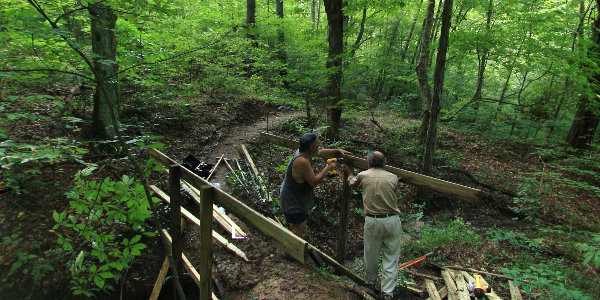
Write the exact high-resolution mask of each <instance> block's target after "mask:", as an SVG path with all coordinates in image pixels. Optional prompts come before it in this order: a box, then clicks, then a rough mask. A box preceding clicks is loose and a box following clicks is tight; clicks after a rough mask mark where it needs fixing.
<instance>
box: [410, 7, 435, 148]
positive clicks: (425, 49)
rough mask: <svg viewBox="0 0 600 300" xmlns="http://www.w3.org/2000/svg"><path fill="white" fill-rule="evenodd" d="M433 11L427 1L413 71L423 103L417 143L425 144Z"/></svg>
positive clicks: (429, 95) (429, 113)
mask: <svg viewBox="0 0 600 300" xmlns="http://www.w3.org/2000/svg"><path fill="white" fill-rule="evenodd" d="M434 10H435V0H429V5H428V6H427V16H426V17H425V20H424V22H423V37H422V39H421V40H422V41H421V55H420V57H419V62H417V66H416V67H415V70H416V72H417V78H418V80H419V86H420V88H421V98H422V102H423V108H422V111H423V119H422V121H421V129H420V131H419V142H420V143H421V144H422V143H424V142H425V138H426V136H427V128H428V126H429V118H430V117H431V87H430V86H429V79H428V78H427V62H428V60H429V58H428V56H429V42H430V40H429V38H430V35H431V27H432V26H433V13H434Z"/></svg>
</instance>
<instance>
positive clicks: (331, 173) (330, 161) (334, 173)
mask: <svg viewBox="0 0 600 300" xmlns="http://www.w3.org/2000/svg"><path fill="white" fill-rule="evenodd" d="M334 163H337V158H335V157H334V158H329V159H327V164H328V165H329V164H334ZM335 176H338V171H337V170H335V169H334V170H331V171H329V173H327V177H335Z"/></svg>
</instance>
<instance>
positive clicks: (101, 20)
mask: <svg viewBox="0 0 600 300" xmlns="http://www.w3.org/2000/svg"><path fill="white" fill-rule="evenodd" d="M87 9H88V12H89V13H90V15H91V16H92V17H91V33H92V52H93V54H94V74H95V75H96V92H95V94H94V111H93V113H92V133H93V134H94V135H95V136H100V137H113V136H114V135H115V134H116V131H115V128H114V126H113V117H112V116H111V111H110V107H112V109H113V111H114V114H115V116H114V117H115V118H116V120H115V121H116V123H117V124H118V122H119V109H118V100H117V99H118V98H117V97H118V77H117V76H116V75H114V76H112V77H110V78H109V76H111V75H113V74H115V73H116V72H117V71H118V69H119V66H118V65H117V59H116V53H117V39H116V37H115V24H116V22H117V16H116V15H115V14H114V12H113V10H112V8H111V7H110V6H106V5H104V4H102V3H100V2H98V3H94V4H90V5H89V6H88V8H87Z"/></svg>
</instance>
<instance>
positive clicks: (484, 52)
mask: <svg viewBox="0 0 600 300" xmlns="http://www.w3.org/2000/svg"><path fill="white" fill-rule="evenodd" d="M493 5H494V2H493V0H490V2H489V4H488V11H487V20H486V23H485V28H486V38H485V39H484V40H483V43H487V42H488V39H489V36H488V35H489V34H490V33H491V32H490V22H491V19H492V7H493ZM482 48H483V49H482V50H481V55H480V54H479V53H480V51H479V47H477V56H478V57H479V59H478V61H479V68H478V71H477V87H476V88H475V94H473V99H472V101H473V102H475V112H477V111H479V100H481V90H482V89H483V75H484V74H485V67H486V65H487V57H488V54H489V51H490V48H489V46H488V45H487V44H484V45H482ZM471 117H472V118H473V119H472V121H473V122H474V121H475V119H476V117H477V116H476V114H473V115H472V116H471Z"/></svg>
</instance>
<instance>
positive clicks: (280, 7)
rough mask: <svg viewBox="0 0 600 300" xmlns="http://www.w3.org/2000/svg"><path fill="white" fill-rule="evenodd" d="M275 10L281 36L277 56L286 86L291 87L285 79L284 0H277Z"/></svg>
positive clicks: (278, 31) (278, 34)
mask: <svg viewBox="0 0 600 300" xmlns="http://www.w3.org/2000/svg"><path fill="white" fill-rule="evenodd" d="M275 10H276V12H277V16H278V17H279V19H280V21H281V22H280V23H279V28H278V29H277V36H278V38H279V49H278V52H277V56H278V58H279V61H281V64H282V66H281V69H280V70H279V75H280V76H281V78H282V79H283V84H284V86H285V87H286V88H289V81H288V80H287V79H285V77H286V75H287V66H286V63H287V53H286V51H285V34H284V31H283V0H275Z"/></svg>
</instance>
